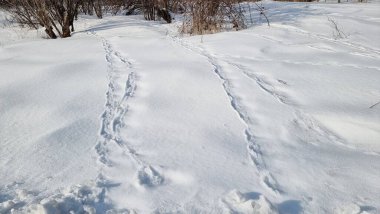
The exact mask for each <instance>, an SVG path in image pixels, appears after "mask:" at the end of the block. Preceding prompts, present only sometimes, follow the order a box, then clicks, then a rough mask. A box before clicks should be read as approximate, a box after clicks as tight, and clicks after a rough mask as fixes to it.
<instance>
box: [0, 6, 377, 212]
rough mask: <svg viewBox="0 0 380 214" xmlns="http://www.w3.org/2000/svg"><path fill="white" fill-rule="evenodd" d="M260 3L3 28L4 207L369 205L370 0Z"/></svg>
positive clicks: (373, 126) (372, 107)
mask: <svg viewBox="0 0 380 214" xmlns="http://www.w3.org/2000/svg"><path fill="white" fill-rule="evenodd" d="M264 6H265V7H266V8H267V10H268V16H269V18H270V20H271V27H267V26H266V24H265V22H264V20H262V23H261V22H258V23H254V24H253V25H252V26H251V27H250V28H249V29H247V30H244V31H239V32H225V33H219V34H214V35H204V36H193V37H188V36H182V35H179V34H178V33H177V31H176V28H175V26H176V23H174V24H172V25H163V24H160V23H157V22H146V21H143V20H142V18H141V17H140V16H131V17H125V16H110V17H105V18H104V19H102V20H98V19H94V18H91V17H82V18H81V19H80V20H79V21H78V23H77V29H78V31H77V32H76V33H75V34H74V35H73V37H72V38H69V39H64V40H62V39H60V40H46V39H42V38H41V35H42V34H41V33H36V32H34V31H25V30H19V29H17V28H16V27H14V26H9V25H6V26H5V27H3V28H0V72H1V76H2V78H1V79H0V94H1V96H0V130H1V131H0V146H1V147H0V148H1V149H0V213H8V212H15V213H25V212H37V213H44V212H45V213H56V212H61V213H67V212H70V211H72V212H74V213H82V212H89V213H105V212H106V211H113V212H116V213H130V212H137V213H151V212H157V213H172V212H180V213H378V212H379V211H380V194H379V193H380V184H379V182H378V181H379V180H380V142H379V141H380V104H378V103H379V102H380V81H379V80H380V38H379V35H380V27H379V26H380V13H379V11H380V4H377V3H369V4H351V3H349V4H340V5H338V4H322V3H321V4H317V3H307V4H305V3H279V2H265V3H264ZM253 15H255V14H253ZM4 17H5V13H3V12H0V20H1V22H3V23H5V21H4ZM255 18H256V20H257V18H258V17H257V15H256V17H255ZM329 19H330V20H334V21H335V22H336V23H337V24H338V28H339V29H340V30H341V32H342V35H343V36H342V37H341V38H338V36H337V35H338V32H337V31H336V30H334V27H335V26H334V25H333V24H332V22H331V21H329Z"/></svg>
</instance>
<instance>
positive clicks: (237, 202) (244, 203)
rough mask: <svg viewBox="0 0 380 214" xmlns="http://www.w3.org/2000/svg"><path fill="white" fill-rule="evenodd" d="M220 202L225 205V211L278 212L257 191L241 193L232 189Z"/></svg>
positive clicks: (268, 213)
mask: <svg viewBox="0 0 380 214" xmlns="http://www.w3.org/2000/svg"><path fill="white" fill-rule="evenodd" d="M222 202H223V203H224V204H225V205H226V211H227V213H257V214H273V213H278V211H277V209H276V208H275V206H273V205H272V203H271V202H270V201H269V200H268V199H267V198H266V197H265V196H263V195H261V194H259V193H245V194H243V193H241V192H239V191H238V190H233V191H231V192H230V193H228V194H227V196H226V197H225V198H224V199H223V200H222Z"/></svg>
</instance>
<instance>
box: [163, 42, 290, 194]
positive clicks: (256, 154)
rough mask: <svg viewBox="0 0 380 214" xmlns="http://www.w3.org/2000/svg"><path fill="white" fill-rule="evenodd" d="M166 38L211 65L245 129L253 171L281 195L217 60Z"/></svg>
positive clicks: (245, 113)
mask: <svg viewBox="0 0 380 214" xmlns="http://www.w3.org/2000/svg"><path fill="white" fill-rule="evenodd" d="M168 38H169V39H170V40H171V41H172V42H174V43H176V44H179V45H180V46H182V47H184V48H185V49H187V50H190V51H192V52H194V53H196V54H199V55H201V56H203V57H205V58H206V59H207V60H208V62H209V63H210V64H211V65H212V67H213V72H214V73H215V75H216V76H217V77H218V79H220V80H221V81H222V85H223V89H224V91H225V93H226V95H227V96H228V98H229V100H230V103H231V107H232V108H233V110H234V111H235V112H236V113H237V115H238V116H239V118H240V119H241V121H242V122H243V123H244V125H245V127H246V128H245V132H244V133H245V139H246V142H247V151H248V154H249V159H250V160H251V162H252V163H253V165H254V166H255V169H256V171H257V173H258V175H259V177H260V180H261V183H262V185H263V186H264V187H266V188H267V189H268V190H269V191H270V192H271V193H272V194H274V195H279V194H281V193H282V192H283V191H282V190H281V189H280V187H279V185H278V183H277V181H276V180H275V178H274V177H273V176H272V174H271V173H270V172H269V170H268V169H267V167H266V164H265V161H264V159H263V155H262V151H261V148H260V145H259V144H258V143H257V142H256V139H255V135H254V130H252V129H251V127H250V124H251V123H252V119H251V118H250V116H249V114H248V113H247V112H246V110H245V109H244V108H243V107H242V105H241V103H240V102H239V99H238V98H237V96H236V94H234V92H233V90H232V83H231V81H230V80H229V79H228V78H227V76H226V75H225V73H224V72H223V68H222V66H221V65H220V64H219V63H218V60H217V59H216V58H214V57H212V56H211V55H210V54H208V53H207V52H206V51H205V50H203V49H200V48H196V47H194V46H191V45H190V44H187V43H185V42H184V41H183V40H181V39H180V38H178V37H173V36H168Z"/></svg>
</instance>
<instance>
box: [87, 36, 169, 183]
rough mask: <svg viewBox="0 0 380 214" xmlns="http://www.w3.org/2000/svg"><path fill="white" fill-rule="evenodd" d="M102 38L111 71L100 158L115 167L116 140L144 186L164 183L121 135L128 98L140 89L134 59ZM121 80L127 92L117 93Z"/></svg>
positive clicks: (109, 72)
mask: <svg viewBox="0 0 380 214" xmlns="http://www.w3.org/2000/svg"><path fill="white" fill-rule="evenodd" d="M92 34H93V35H95V36H97V37H100V36H98V35H97V34H96V33H95V32H92ZM100 38H101V39H102V44H103V48H104V51H105V53H106V56H105V58H106V61H107V66H108V70H107V74H108V80H109V82H108V89H107V92H106V105H105V110H104V112H103V114H102V116H101V130H100V140H99V142H98V143H97V145H96V146H95V149H96V152H97V154H98V156H99V161H100V162H101V164H102V165H104V166H106V167H113V166H114V164H113V162H112V161H111V160H110V147H109V146H108V144H110V143H115V144H117V145H118V146H119V147H120V148H121V149H122V150H123V151H124V153H125V154H127V155H128V156H129V159H130V160H131V161H132V162H133V163H134V164H135V166H136V168H137V179H138V181H139V183H140V184H141V185H145V186H148V187H150V186H157V185H160V184H162V183H163V182H164V178H163V176H161V175H160V174H159V172H158V171H157V170H156V169H155V168H154V167H153V166H151V165H150V164H148V163H146V162H145V161H144V160H142V159H141V158H140V157H139V155H138V153H137V152H136V150H135V149H133V148H132V146H130V145H129V144H128V142H127V140H125V139H123V137H122V136H121V134H120V130H121V129H122V128H123V127H125V123H124V120H125V117H126V114H127V113H128V109H129V105H128V101H129V99H130V98H131V97H133V96H134V93H135V91H136V89H137V85H136V80H137V76H136V72H135V69H134V66H133V63H132V60H129V59H127V58H125V57H124V56H123V55H122V54H121V53H120V52H119V51H117V50H115V49H114V48H113V46H112V45H111V43H110V41H108V40H107V39H105V38H104V37H100ZM120 67H121V68H120ZM128 70H130V72H129V75H128V77H127V79H124V80H123V79H122V78H121V77H122V76H123V72H127V71H128ZM120 83H125V88H124V92H123V94H118V93H117V92H118V90H117V87H118V84H120ZM102 173H103V172H102V170H100V176H103V174H102ZM105 176H106V175H105Z"/></svg>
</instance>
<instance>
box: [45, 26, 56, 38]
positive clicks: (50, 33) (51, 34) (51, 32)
mask: <svg viewBox="0 0 380 214" xmlns="http://www.w3.org/2000/svg"><path fill="white" fill-rule="evenodd" d="M45 32H46V34H47V35H48V36H49V37H50V38H51V39H56V38H57V35H56V34H55V33H54V31H53V27H52V26H49V27H46V28H45Z"/></svg>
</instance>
